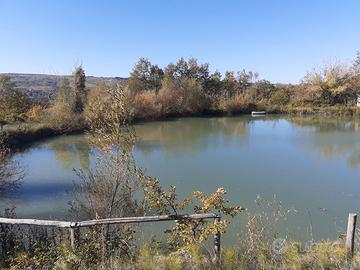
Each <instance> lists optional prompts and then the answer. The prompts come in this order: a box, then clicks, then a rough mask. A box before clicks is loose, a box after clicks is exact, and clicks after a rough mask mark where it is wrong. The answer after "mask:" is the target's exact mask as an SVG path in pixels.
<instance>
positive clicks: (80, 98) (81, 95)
mask: <svg viewBox="0 0 360 270" xmlns="http://www.w3.org/2000/svg"><path fill="white" fill-rule="evenodd" d="M85 81H86V76H85V70H84V69H83V68H82V66H79V67H77V68H76V69H75V71H74V85H75V107H74V109H75V112H78V113H81V112H83V110H84V100H85V98H86V91H85Z"/></svg>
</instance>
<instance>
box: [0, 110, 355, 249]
mask: <svg viewBox="0 0 360 270" xmlns="http://www.w3.org/2000/svg"><path fill="white" fill-rule="evenodd" d="M136 133H137V136H138V143H137V144H136V147H135V149H134V156H135V158H136V160H137V162H138V164H139V165H140V166H141V167H143V168H144V169H145V171H146V173H147V174H148V175H151V176H154V177H156V178H158V179H159V180H160V181H161V183H162V184H163V185H164V186H166V187H168V186H169V185H175V186H176V187H177V189H178V191H179V194H180V197H182V196H187V195H190V194H191V192H192V191H195V190H200V191H204V192H207V193H210V192H213V191H215V190H216V189H217V188H218V187H224V188H225V189H226V190H227V192H228V196H229V199H230V201H231V202H232V203H238V204H240V205H241V206H243V207H245V208H247V212H248V213H253V212H256V211H259V210H258V208H257V206H256V204H255V202H254V200H255V199H256V197H257V196H258V195H260V196H261V197H262V198H264V199H268V200H272V199H273V197H274V195H276V198H277V200H281V202H282V205H283V207H284V208H286V209H294V210H296V212H295V211H293V212H292V213H290V215H289V216H288V218H287V220H285V221H283V222H281V223H280V224H279V225H278V227H277V228H278V229H279V230H280V231H281V232H282V234H286V235H288V236H289V237H290V238H292V239H297V240H301V241H306V240H309V239H310V238H311V234H313V236H314V238H315V239H316V240H319V239H328V238H329V239H336V238H337V237H338V235H339V234H340V233H343V232H344V231H345V228H346V220H347V216H348V213H349V212H360V211H359V210H360V120H354V119H332V118H327V119H322V118H321V119H318V118H305V117H285V116H265V117H250V116H238V117H214V118H179V119H173V120H169V121H161V122H150V123H142V124H137V125H136ZM14 158H15V159H17V160H18V161H19V162H20V164H21V165H22V166H23V167H24V168H25V171H26V177H25V179H24V181H23V183H22V185H21V187H20V188H19V191H18V192H17V194H16V195H15V196H14V197H12V198H10V199H6V200H5V201H2V202H1V207H2V208H4V207H5V206H10V205H15V206H16V213H17V215H18V216H19V217H32V218H57V219H61V218H66V216H67V209H68V202H69V201H70V200H71V192H70V193H69V192H67V191H71V190H72V185H73V181H77V177H76V175H75V173H74V172H73V169H74V168H75V169H78V168H85V169H86V168H89V167H91V166H92V164H93V163H94V156H93V154H92V149H91V147H90V146H89V144H88V143H87V140H86V137H85V136H84V135H71V136H61V137H56V138H51V139H47V140H44V141H42V142H39V143H35V144H33V145H32V146H31V147H30V148H28V149H27V150H26V151H23V152H21V153H18V154H16V156H15V157H14ZM240 216H241V217H240V218H236V219H234V220H233V221H232V223H231V226H230V228H229V231H228V233H227V234H226V235H225V236H224V241H225V242H226V243H235V242H236V241H237V238H238V235H239V234H240V235H241V231H244V230H245V216H246V214H241V215H240ZM148 227H150V228H152V229H153V230H154V231H156V230H157V228H158V226H156V225H149V226H148ZM310 227H312V228H313V230H312V232H311V230H310Z"/></svg>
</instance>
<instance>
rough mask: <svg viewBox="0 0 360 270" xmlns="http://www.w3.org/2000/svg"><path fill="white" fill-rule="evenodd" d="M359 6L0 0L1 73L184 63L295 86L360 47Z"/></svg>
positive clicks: (120, 71)
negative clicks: (193, 60)
mask: <svg viewBox="0 0 360 270" xmlns="http://www.w3.org/2000/svg"><path fill="white" fill-rule="evenodd" d="M359 14H360V1H358V0H344V1H340V0H338V1H334V0H327V1H325V0H323V1H320V0H319V1H315V0H312V1H310V0H302V1H299V0H297V1H295V0H293V1H292V0H282V1H280V0H272V1H270V0H267V1H266V0H263V1H260V0H257V1H250V0H248V1H240V0H239V1H235V0H234V1H230V0H229V1H226V0H222V1H220V0H218V1H214V0H207V1H205V0H197V1H196V0H183V1H172V0H158V1H156V0H153V1H146V0H143V1H136V0H132V1H115V0H114V1H110V0H109V1H100V0H98V1H90V0H87V1H85V0H77V1H73V0H61V1H51V0H46V1H45V0H33V1H30V0H27V1H25V0H23V1H21V0H0V73H3V72H23V73H47V74H69V73H70V72H71V71H72V69H73V67H74V66H75V65H77V64H80V63H82V64H83V66H84V68H85V70H86V73H87V74H88V75H95V76H120V77H126V76H128V75H129V72H130V71H131V69H132V67H133V65H134V63H135V62H136V61H137V60H138V58H139V57H142V56H145V57H147V58H149V59H150V60H151V62H153V63H157V64H159V65H160V66H165V65H166V64H168V63H169V62H175V61H176V60H177V59H178V58H179V57H181V56H183V57H185V58H188V57H191V56H192V57H196V58H198V59H199V61H200V62H209V63H210V67H211V69H212V70H215V69H218V70H219V71H220V72H222V73H223V72H224V71H225V70H240V69H243V68H245V69H247V70H253V71H257V72H259V73H260V77H261V78H264V79H268V80H271V81H273V82H293V83H296V82H298V81H299V80H301V78H302V77H303V76H304V75H305V73H306V71H307V70H311V69H312V68H314V67H315V68H316V67H319V66H321V65H322V64H323V63H324V62H329V61H340V62H350V61H351V60H352V59H353V58H354V56H355V53H356V51H357V50H360V15H359Z"/></svg>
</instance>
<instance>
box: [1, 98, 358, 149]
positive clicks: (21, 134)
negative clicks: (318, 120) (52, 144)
mask: <svg viewBox="0 0 360 270" xmlns="http://www.w3.org/2000/svg"><path fill="white" fill-rule="evenodd" d="M253 110H265V111H266V112H267V113H269V114H276V115H284V116H286V115H296V116H319V117H354V118H358V117H359V116H360V107H355V106H353V107H348V106H332V107H296V106H271V105H259V106H256V105H251V104H250V105H247V106H245V107H237V108H234V107H232V110H227V111H225V110H221V109H213V110H206V111H203V112H201V113H188V114H171V115H159V114H157V115H147V116H146V117H140V116H139V115H137V116H136V115H135V116H134V118H133V123H138V122H150V121H159V120H164V121H165V120H167V119H171V118H174V117H193V116H196V117H199V116H204V117H219V116H238V115H249V114H250V113H251V111H253ZM71 121H72V120H71ZM68 124H69V125H67V126H66V127H64V126H55V125H53V124H51V123H39V122H29V123H19V124H12V125H5V126H4V128H3V136H4V137H5V139H6V142H7V143H8V145H9V146H10V147H11V148H12V149H18V148H22V147H26V146H27V145H29V144H31V143H33V142H36V141H40V140H43V139H46V138H49V137H54V136H59V135H66V134H74V133H75V134H76V133H83V132H85V131H86V129H87V123H86V121H85V119H83V120H82V121H81V123H77V124H74V125H73V124H71V122H69V123H68Z"/></svg>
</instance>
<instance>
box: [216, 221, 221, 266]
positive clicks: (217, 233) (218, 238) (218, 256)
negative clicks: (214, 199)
mask: <svg viewBox="0 0 360 270" xmlns="http://www.w3.org/2000/svg"><path fill="white" fill-rule="evenodd" d="M220 221H221V218H220V217H218V218H215V221H214V223H215V224H216V223H218V222H220ZM220 238H221V233H220V232H219V231H217V232H216V233H215V235H214V250H215V259H216V260H217V261H219V259H220V253H221V249H220V245H221V244H220V243H221V241H220V240H221V239H220Z"/></svg>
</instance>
